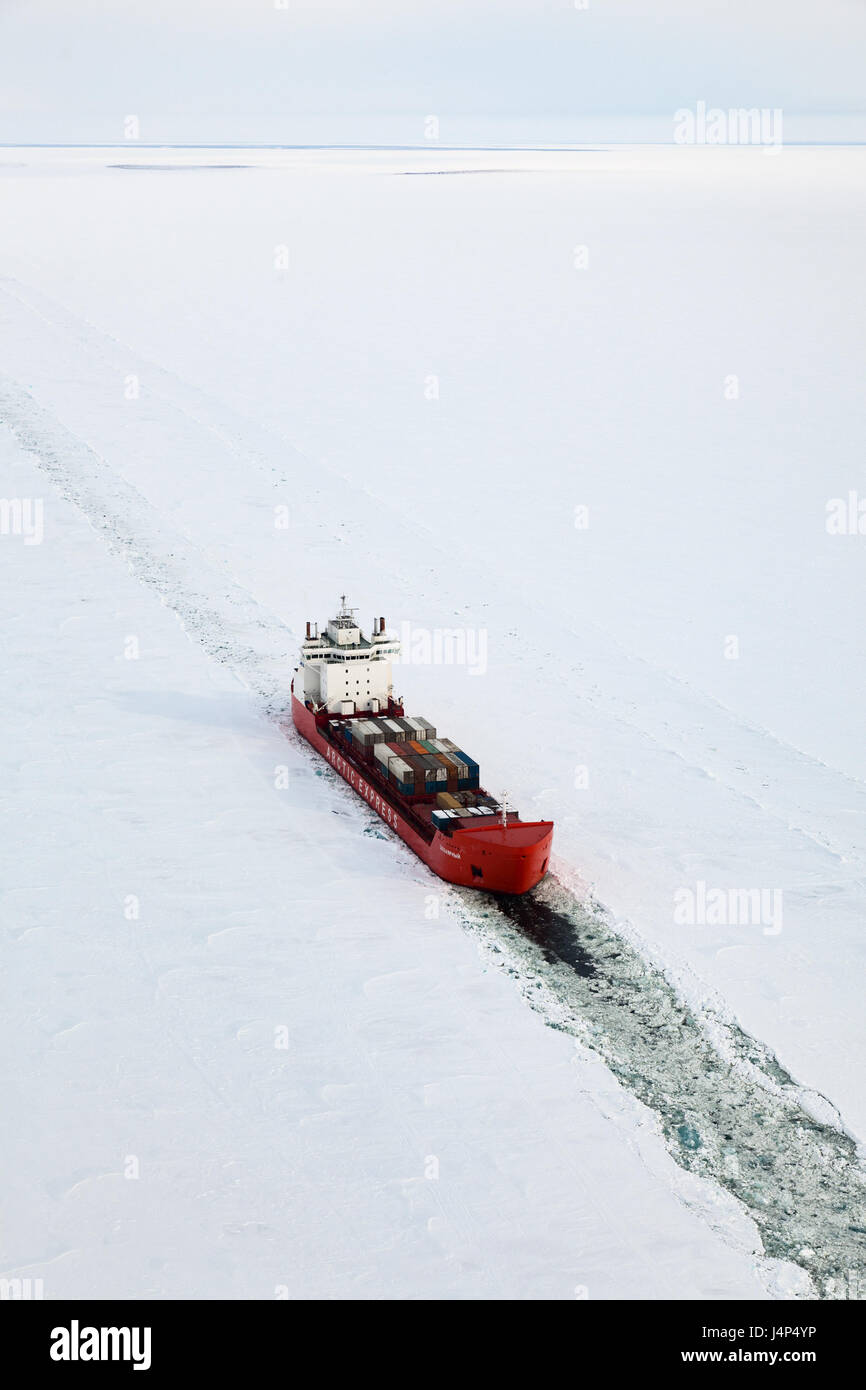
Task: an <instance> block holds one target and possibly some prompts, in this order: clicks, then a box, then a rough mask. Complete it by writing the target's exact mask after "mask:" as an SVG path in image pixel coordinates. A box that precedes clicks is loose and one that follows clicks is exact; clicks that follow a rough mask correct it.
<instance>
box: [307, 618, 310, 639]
mask: <svg viewBox="0 0 866 1390" xmlns="http://www.w3.org/2000/svg"><path fill="white" fill-rule="evenodd" d="M309 640H310V624H309V623H307V641H308V642H309Z"/></svg>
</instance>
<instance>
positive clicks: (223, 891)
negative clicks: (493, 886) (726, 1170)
mask: <svg viewBox="0 0 866 1390" xmlns="http://www.w3.org/2000/svg"><path fill="white" fill-rule="evenodd" d="M864 165H866V152H864V151H863V150H860V149H853V148H852V149H835V150H831V149H820V150H819V149H809V148H784V149H782V150H781V151H779V152H778V153H777V154H776V155H773V156H768V155H766V154H765V152H764V151H762V150H760V149H752V150H708V149H678V150H667V151H664V150H660V149H617V150H606V149H599V150H597V151H591V152H590V151H588V152H585V153H577V152H562V153H546V154H539V153H533V152H531V151H516V152H508V151H501V152H498V153H497V152H489V151H487V152H478V153H474V152H471V151H466V152H463V153H460V154H457V153H454V152H446V151H441V152H439V151H435V150H431V151H418V152H414V153H411V152H408V153H407V152H403V153H397V152H390V153H389V152H377V153H364V152H350V151H315V152H314V151H269V152H256V151H251V150H243V151H238V150H233V151H226V150H222V151H208V152H203V151H201V150H197V151H172V150H166V149H160V150H137V151H134V152H132V153H130V152H129V151H127V150H123V151H117V150H87V151H85V150H69V151H56V150H34V149H21V150H15V151H9V150H7V151H5V152H4V167H3V168H2V169H0V197H2V200H3V206H4V221H3V231H2V238H0V277H2V278H0V326H2V327H0V497H2V498H5V499H18V500H19V501H29V502H30V503H31V504H32V503H35V502H37V501H39V502H41V504H42V506H41V511H40V512H39V518H40V526H41V529H42V534H41V536H40V540H39V543H32V544H31V543H27V542H28V540H31V541H35V531H34V529H33V526H31V531H30V534H29V536H28V534H25V531H24V528H23V525H19V526H17V527H16V525H15V524H14V522H15V517H14V515H13V513H12V512H9V513H8V515H7V520H6V522H5V523H4V533H3V534H2V535H0V565H2V577H3V582H2V589H0V594H2V597H0V621H2V626H0V633H2V649H3V654H4V669H5V672H6V680H5V682H4V692H3V729H4V738H3V752H2V757H3V778H2V782H0V806H2V812H3V822H4V833H3V840H2V861H3V862H2V885H3V904H2V911H3V925H4V939H3V948H2V950H3V962H2V978H3V981H4V991H5V1000H6V1002H5V1005H4V1009H3V1021H2V1025H0V1027H2V1047H3V1056H4V1061H5V1066H4V1072H5V1082H4V1085H5V1088H6V1099H5V1101H4V1111H5V1113H6V1114H7V1115H8V1116H9V1122H8V1123H7V1125H6V1126H5V1136H4V1139H3V1141H2V1144H3V1150H4V1206H5V1211H4V1217H3V1222H2V1236H0V1275H2V1276H3V1277H5V1278H16V1277H19V1278H23V1277H31V1278H39V1279H42V1280H43V1282H44V1287H45V1294H46V1297H58V1298H59V1297H66V1296H69V1297H76V1298H78V1297H85V1296H93V1297H109V1296H119V1297H124V1298H139V1297H145V1298H148V1297H149V1298H164V1297H181V1298H214V1297H238V1298H273V1297H274V1296H275V1293H277V1292H278V1291H279V1292H280V1293H285V1294H286V1295H287V1296H289V1297H298V1296H312V1297H336V1298H349V1297H362V1298H390V1297H410V1298H429V1297H434V1298H488V1297H505V1298H561V1299H574V1298H583V1297H588V1298H590V1299H603V1298H613V1297H627V1298H693V1297H699V1298H706V1299H716V1298H722V1297H747V1298H755V1299H762V1298H772V1297H780V1296H785V1295H787V1294H791V1293H794V1294H802V1293H805V1292H808V1290H809V1277H810V1274H809V1256H808V1253H807V1254H804V1255H802V1257H801V1258H799V1259H790V1260H780V1259H778V1258H767V1257H766V1255H765V1254H764V1252H763V1248H762V1241H761V1236H760V1232H759V1230H758V1227H757V1226H756V1224H755V1223H754V1221H753V1220H752V1219H751V1217H750V1216H749V1214H748V1211H747V1209H746V1207H744V1206H743V1205H741V1204H740V1203H739V1202H738V1201H737V1200H736V1198H735V1197H734V1195H732V1192H731V1191H730V1190H728V1189H726V1188H725V1187H724V1185H723V1184H721V1183H715V1182H714V1181H713V1180H712V1179H711V1178H710V1177H708V1176H706V1174H704V1173H702V1172H701V1171H699V1170H697V1169H695V1170H690V1169H689V1168H688V1167H687V1166H683V1164H682V1163H681V1162H678V1161H675V1157H674V1155H673V1153H672V1152H671V1148H670V1145H669V1143H668V1139H667V1137H666V1134H665V1132H664V1128H663V1124H662V1120H661V1119H660V1118H659V1112H657V1111H656V1110H654V1109H653V1107H652V1105H651V1104H649V1103H648V1094H649V1093H648V1091H647V1090H646V1088H642V1086H641V1085H639V1084H637V1079H636V1080H635V1084H634V1085H633V1086H631V1087H630V1084H629V1078H628V1075H627V1071H628V1068H627V1067H626V1066H625V1065H620V1059H619V1057H618V1054H615V1049H614V1050H613V1051H611V1052H610V1053H609V1055H608V1057H607V1060H608V1061H609V1062H610V1063H611V1066H613V1068H614V1069H613V1070H611V1069H609V1067H608V1065H606V1062H605V1057H604V1056H603V1055H602V1053H600V1052H598V1051H594V1050H593V1048H592V1045H591V1044H592V1038H591V1037H588V1038H587V1039H586V1040H585V1044H582V1043H580V1042H579V1041H578V1042H577V1044H576V1041H575V1037H574V1036H573V1035H572V1033H570V1032H569V1031H568V1030H566V1029H562V1028H559V1027H557V1028H551V1027H549V1026H547V1025H548V1023H549V1022H557V1018H558V1015H557V1010H558V1009H561V1008H562V1007H564V1006H563V1004H562V1001H561V1000H559V1002H557V1000H556V999H555V998H554V997H553V996H554V995H555V989H554V988H553V985H554V984H555V981H554V982H553V984H551V983H550V982H549V981H548V980H547V979H546V978H545V976H544V970H543V957H542V955H540V954H537V955H535V956H530V954H525V955H521V953H520V949H519V943H517V944H515V941H514V940H512V938H511V936H510V935H508V936H506V935H499V936H497V931H498V928H497V927H496V925H495V923H494V925H493V926H490V924H489V923H488V922H487V920H486V919H485V917H484V915H483V912H482V909H481V908H480V907H479V906H478V902H479V901H480V900H476V901H475V903H474V905H473V900H472V899H471V895H465V894H464V895H455V894H452V893H451V892H450V891H449V890H446V889H445V888H444V886H443V885H441V884H440V883H439V882H438V880H436V879H435V878H432V877H431V876H430V875H429V874H428V873H427V872H426V870H425V869H424V868H423V866H422V865H420V864H419V863H418V862H417V861H416V860H415V859H414V858H413V856H412V855H411V854H410V853H409V852H408V851H407V850H406V849H405V847H404V846H403V845H402V844H400V842H399V841H397V840H395V839H392V838H391V837H389V836H388V835H387V833H386V832H385V831H384V829H383V827H382V826H381V823H380V822H379V821H378V819H377V818H376V817H374V816H372V815H371V814H370V812H369V811H368V810H367V809H366V808H365V807H364V806H363V805H362V804H361V803H360V802H359V801H358V800H357V798H353V796H352V795H351V793H350V792H349V791H348V790H347V789H346V788H345V786H344V785H343V784H342V783H340V782H339V780H338V779H336V778H334V777H333V775H332V774H330V773H329V772H328V771H327V769H325V768H324V767H323V766H322V765H320V763H319V762H318V760H317V759H316V758H315V757H314V755H313V754H312V753H311V752H310V751H309V750H308V749H307V748H306V747H305V746H303V745H301V744H300V743H299V741H298V740H297V739H296V738H295V736H294V734H293V731H292V730H291V729H290V727H289V726H288V724H287V723H286V721H285V719H284V718H283V715H284V713H285V710H286V706H287V701H288V683H289V680H290V677H291V671H292V668H293V666H294V663H295V659H296V652H297V646H298V643H299V640H300V634H301V632H302V631H303V622H304V621H305V620H306V619H307V618H315V619H318V620H320V621H321V620H324V619H325V618H326V617H327V615H328V613H329V612H330V610H331V609H332V607H333V604H334V601H335V599H336V597H337V595H339V594H340V593H342V592H343V591H345V592H347V593H348V594H349V595H350V601H351V602H352V603H353V604H356V605H358V607H359V610H360V613H361V615H362V617H365V618H366V621H365V626H366V625H367V623H368V622H369V617H368V616H366V615H369V616H372V615H373V614H374V613H380V612H384V613H385V614H386V615H387V618H388V621H389V623H390V624H391V625H392V626H394V627H395V628H398V629H399V625H400V623H401V622H405V623H409V624H411V625H412V627H413V628H417V629H422V630H425V631H428V632H432V631H435V630H437V629H441V628H464V629H470V630H471V631H472V632H473V633H476V634H477V633H479V632H481V631H482V630H483V632H484V635H485V636H484V640H485V643H486V647H485V651H486V662H485V667H484V669H483V671H481V670H476V671H474V672H473V671H472V669H471V667H470V666H468V665H467V666H460V665H446V664H442V665H437V664H433V665H418V664H412V663H408V664H406V665H405V666H401V667H399V668H398V669H397V675H398V678H399V681H400V686H401V693H402V694H403V695H404V696H405V697H406V700H407V706H411V707H412V708H413V709H417V710H421V711H423V712H424V713H425V714H426V715H428V716H429V717H431V718H432V719H434V721H435V722H437V724H438V726H439V727H440V728H441V729H443V730H444V731H446V732H447V733H448V734H449V735H453V736H455V737H458V738H459V739H460V740H461V741H462V742H463V743H464V744H465V745H466V746H467V747H468V748H471V750H472V752H473V754H474V756H476V757H478V759H479V761H480V763H481V767H482V773H483V779H484V781H485V782H486V784H487V785H488V786H489V787H490V788H491V790H495V791H498V790H499V789H500V788H501V787H504V786H507V788H508V791H509V793H510V797H511V799H512V800H513V801H514V803H515V804H516V805H518V806H520V807H521V808H522V810H523V811H524V814H529V813H531V812H532V811H533V810H535V811H537V812H538V813H539V814H540V815H544V816H550V817H552V818H553V819H554V821H555V822H556V832H555V842H554V845H555V851H556V862H555V865H554V868H555V871H556V873H557V876H558V878H559V881H560V883H561V884H562V885H564V886H565V888H567V889H569V890H571V891H572V892H573V894H574V895H575V897H576V899H577V900H578V901H579V902H584V901H585V900H586V899H587V898H588V896H589V895H590V894H591V895H592V898H593V900H594V901H595V902H596V903H598V904H601V905H602V907H603V909H604V911H605V913H606V914H607V917H608V920H609V921H610V923H612V924H613V926H614V928H615V930H616V931H617V932H618V933H619V934H620V935H621V938H622V939H623V941H624V942H625V943H627V944H628V947H629V949H630V950H631V949H634V951H636V952H637V958H638V959H642V960H644V961H646V962H647V965H648V966H649V965H650V964H651V965H652V966H653V967H657V968H659V969H661V970H662V971H663V972H664V974H665V976H666V977H667V979H668V980H669V981H671V982H672V983H673V985H674V986H675V989H676V990H677V991H678V994H679V996H680V998H681V999H682V1000H683V1001H684V1005H685V1006H687V1007H688V1008H689V1009H690V1010H691V1011H692V1012H693V1015H694V1017H695V1018H697V1019H700V1020H702V1026H703V1027H704V1028H705V1029H706V1030H707V1032H708V1033H709V1034H710V1035H711V1038H712V1041H713V1044H714V1045H715V1046H716V1047H717V1049H718V1050H719V1052H720V1054H721V1055H723V1056H726V1057H728V1058H729V1060H731V1064H732V1065H733V1066H736V1067H740V1068H744V1069H745V1070H744V1071H743V1075H744V1076H745V1075H746V1071H747V1070H748V1067H749V1066H750V1065H751V1063H750V1061H749V1058H748V1057H747V1056H746V1053H745V1052H744V1053H743V1054H742V1055H740V1054H739V1052H738V1050H737V1048H735V1047H734V1046H733V1044H732V1043H731V1038H732V1037H733V1036H734V1034H732V1033H731V1031H730V1025H732V1024H733V1022H734V1021H735V1022H736V1024H737V1025H738V1026H739V1028H740V1029H741V1030H742V1035H743V1036H744V1037H746V1038H747V1039H755V1040H757V1044H758V1047H759V1053H760V1055H758V1054H756V1056H757V1062H756V1063H755V1066H756V1067H757V1070H758V1071H759V1072H761V1073H762V1074H763V1075H764V1078H765V1082H766V1085H767V1086H768V1087H770V1086H771V1084H772V1080H767V1079H766V1075H767V1069H768V1066H769V1064H768V1062H767V1058H768V1057H769V1058H773V1057H775V1058H776V1059H778V1064H779V1068H780V1069H781V1071H782V1072H783V1073H784V1074H787V1075H788V1076H789V1077H790V1078H793V1083H792V1084H795V1086H796V1088H797V1104H798V1105H799V1106H800V1107H802V1110H803V1113H806V1114H810V1115H812V1116H813V1117H814V1119H815V1122H816V1124H818V1125H831V1126H837V1127H838V1128H840V1129H841V1130H842V1131H843V1132H844V1133H845V1134H847V1135H849V1136H851V1138H852V1139H853V1140H854V1141H859V1140H860V1139H861V1138H862V1136H863V1133H864V1127H866V1100H864V1092H863V1086H862V1058H863V1049H864V1036H863V1033H864V1018H863V1008H862V979H863V956H864V946H863V919H864V892H863V883H864V866H866V785H864V782H866V748H864V741H863V736H862V694H863V690H864V685H866V653H864V647H863V642H862V619H861V617H860V613H859V603H860V599H859V595H860V593H862V589H863V578H864V564H866V559H864V557H866V535H860V534H857V533H856V532H855V533H848V534H845V533H844V532H843V533H842V534H836V533H834V532H833V530H832V529H828V526H827V519H828V504H830V503H831V502H832V501H833V499H846V500H847V499H848V498H849V494H850V493H851V491H852V490H853V491H854V492H855V493H856V492H857V489H858V488H859V489H860V492H861V493H862V494H863V495H864V496H866V488H864V486H863V484H862V477H863V470H862V457H863V444H864V441H863V437H862V406H861V398H862V380H863V371H864V361H863V347H862V333H861V328H862V322H863V317H864V289H866V284H864V269H863V264H862V256H861V250H860V248H861V245H862V240H863V235H862V234H863V230H864V224H866V191H864V189H866V183H864V178H863V175H864ZM434 174H436V175H439V177H432V175H434ZM853 514H854V515H855V516H856V515H857V512H856V506H855V511H854V513H853ZM36 515H37V514H36V512H35V511H33V509H32V507H31V511H30V513H29V517H30V520H31V523H33V524H34V525H35V520H36ZM21 517H22V520H23V517H24V512H23V511H22V512H21ZM700 885H703V888H701V887H700ZM714 890H718V891H719V892H722V893H724V894H725V895H728V894H729V893H730V892H733V893H735V894H740V893H748V892H749V891H751V890H759V891H763V892H765V893H769V894H771V895H772V894H775V893H778V894H779V895H780V897H779V899H778V900H776V899H775V898H772V897H771V898H768V899H767V900H766V901H767V902H770V903H773V902H776V901H778V902H779V903H780V904H781V909H780V914H777V915H778V925H779V927H780V929H779V930H778V931H775V930H771V931H768V930H766V928H767V926H768V924H769V925H770V926H771V927H773V926H774V925H775V924H776V917H773V918H772V920H771V919H769V918H767V920H765V919H764V917H760V916H759V917H757V918H754V919H751V918H750V917H749V916H748V914H746V915H743V916H739V915H737V913H736V912H727V913H724V912H720V911H715V912H713V911H710V910H707V904H708V902H710V901H712V900H710V899H708V897H707V894H709V893H712V892H713V891H714ZM683 894H691V895H692V897H691V898H684V897H683V896H682V895H683ZM677 895H681V896H680V898H679V899H678V897H677ZM677 901H679V902H680V903H683V902H685V903H686V904H687V905H688V904H689V903H691V904H693V906H694V911H693V912H692V915H691V917H689V915H688V912H686V914H685V916H684V915H683V913H680V914H679V917H678V915H677V911H676V903H677ZM719 901H721V900H720V899H719V900H716V902H717V905H718V902H719ZM728 901H735V902H737V903H739V902H740V899H739V897H737V898H736V899H729V898H728V897H727V896H726V897H725V902H728ZM701 904H703V910H701ZM473 924H474V925H473ZM503 959H504V960H505V961H506V963H507V968H506V969H502V968H500V965H501V963H502V961H503ZM535 981H539V983H538V989H537V990H536V987H535V983H534V982H535ZM549 986H550V989H551V991H552V993H551V999H550V1001H548V1002H549V1007H548V1005H547V1004H545V1005H544V1006H543V1007H542V1006H541V1005H539V1006H537V1007H535V1008H531V1007H529V1006H528V995H531V994H532V993H533V992H536V993H537V992H540V993H542V994H543V993H545V991H546V990H548V987H549ZM587 1007H588V1008H589V1007H590V1006H589V1005H587ZM545 1009H547V1012H545ZM560 1021H561V1020H560ZM735 1054H736V1055H735ZM628 1055H629V1057H630V1058H633V1057H634V1050H632V1052H631V1053H629V1054H628ZM754 1081H755V1077H754V1075H752V1076H751V1080H750V1084H752V1082H754ZM758 1082H759V1083H760V1084H764V1083H763V1082H760V1077H759V1078H758ZM756 1084H757V1083H756ZM673 1099H674V1100H675V1097H674V1098H673ZM768 1108H772V1107H768ZM697 1128H698V1129H699V1126H698V1127H697ZM682 1129H683V1136H684V1137H683V1139H682V1143H683V1146H684V1147H685V1149H686V1150H687V1149H688V1146H689V1145H690V1144H691V1143H692V1142H693V1138H692V1135H693V1132H696V1129H695V1126H693V1125H692V1124H691V1122H690V1121H688V1120H686V1119H684V1121H683V1126H682ZM734 1157H736V1155H734ZM831 1168H832V1165H831V1163H830V1159H829V1158H828V1171H830V1170H831ZM855 1224H856V1223H855ZM861 1263H862V1262H861ZM858 1268H859V1266H858ZM855 1273H856V1270H855ZM278 1296H279V1294H278Z"/></svg>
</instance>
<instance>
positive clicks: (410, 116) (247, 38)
mask: <svg viewBox="0 0 866 1390" xmlns="http://www.w3.org/2000/svg"><path fill="white" fill-rule="evenodd" d="M577 2H578V3H579V4H580V3H585V2H586V3H588V6H589V8H587V9H578V8H576V4H575V0H401V3H397V0H0V140H2V141H4V142H7V143H10V142H11V143H14V142H26V141H33V142H40V141H49V142H52V141H57V142H69V143H76V142H87V141H91V140H104V141H114V140H122V139H123V121H124V118H125V117H126V116H127V115H130V114H136V115H138V117H139V119H140V121H141V139H142V140H143V141H147V140H148V139H152V140H155V141H162V140H177V141H184V140H196V141H208V140H212V141H213V142H214V143H220V142H226V141H229V142H230V141H231V140H232V139H237V140H238V141H245V140H261V141H262V142H267V143H292V142H293V141H295V140H296V139H298V138H300V139H308V138H312V139H315V138H316V134H317V132H319V133H321V138H322V139H323V140H341V141H344V142H345V143H350V144H351V143H357V142H358V139H359V137H360V139H365V138H368V137H369V135H370V133H371V132H373V131H375V130H377V129H381V131H382V132H383V138H386V134H387V132H388V131H391V132H395V133H398V134H399V133H400V132H403V133H404V134H405V137H406V138H407V139H410V140H411V139H417V140H419V141H421V140H423V120H424V117H425V116H427V115H429V114H436V115H438V116H439V117H440V121H441V127H442V138H443V141H445V142H447V137H448V135H449V132H453V133H454V136H455V142H457V143H459V132H460V130H461V129H463V128H465V127H466V125H467V123H466V120H465V118H466V117H470V118H478V119H479V120H480V119H488V118H490V119H492V118H496V119H497V120H500V121H501V120H502V118H506V119H507V125H508V128H509V130H511V131H515V130H518V131H519V130H520V129H521V123H525V130H526V133H527V138H528V139H531V138H533V137H534V135H535V134H537V132H538V131H539V130H541V129H543V130H544V131H545V133H546V134H547V136H548V138H550V139H552V140H555V139H556V138H557V136H558V135H559V136H560V137H561V138H563V139H569V138H570V137H571V133H572V132H573V130H574V123H575V120H578V124H579V118H586V117H596V118H598V117H605V118H618V119H621V120H627V121H630V122H631V123H632V125H633V126H634V127H635V129H636V128H637V124H636V123H637V120H638V118H640V117H643V116H656V117H663V118H665V119H668V118H669V117H670V115H671V113H672V112H673V111H675V110H676V109H677V108H680V107H689V106H694V105H695V103H696V102H697V101H699V100H703V101H706V102H707V103H708V104H710V105H720V106H726V107H728V106H749V107H751V106H759V107H781V108H783V110H784V111H785V113H786V116H787V115H788V114H789V113H790V114H793V113H841V114H851V113H854V112H862V111H863V110H864V107H866V98H864V90H866V80H864V72H866V0H820V3H818V2H817V0H688V3H686V0H645V3H637V0H577ZM283 3H286V4H287V8H280V6H281V5H282V4H283ZM469 124H470V125H471V121H470V122H469ZM475 124H476V125H478V120H476V122H475Z"/></svg>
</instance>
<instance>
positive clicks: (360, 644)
mask: <svg viewBox="0 0 866 1390" xmlns="http://www.w3.org/2000/svg"><path fill="white" fill-rule="evenodd" d="M355 612H356V610H355V609H354V608H349V607H348V606H347V603H346V595H345V594H343V595H341V599H340V608H339V611H338V612H337V615H336V617H334V618H331V619H329V621H328V623H327V624H326V626H325V630H324V632H323V633H321V634H320V633H319V628H318V624H317V623H307V635H306V638H305V640H304V642H303V644H302V646H301V662H300V672H301V676H302V678H303V698H304V701H305V702H306V701H308V700H310V701H312V703H313V707H314V709H316V710H317V711H320V710H327V712H328V714H339V715H343V716H346V715H352V714H362V713H363V714H368V713H371V714H376V713H378V712H379V710H382V709H387V708H388V701H389V699H390V698H391V696H392V691H393V685H392V681H391V662H392V660H393V659H394V658H395V657H397V656H398V654H399V651H400V643H399V641H398V640H397V638H395V637H390V636H389V635H388V633H387V632H386V630H385V619H384V618H374V619H373V627H372V637H371V638H370V639H369V640H368V639H367V638H366V637H365V636H364V634H363V632H362V631H361V627H360V625H359V623H358V620H357V618H356V617H355Z"/></svg>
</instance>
